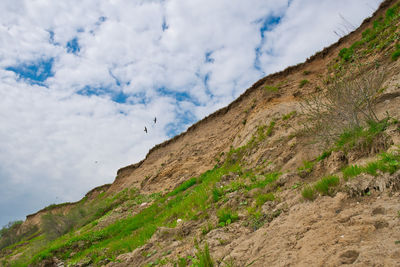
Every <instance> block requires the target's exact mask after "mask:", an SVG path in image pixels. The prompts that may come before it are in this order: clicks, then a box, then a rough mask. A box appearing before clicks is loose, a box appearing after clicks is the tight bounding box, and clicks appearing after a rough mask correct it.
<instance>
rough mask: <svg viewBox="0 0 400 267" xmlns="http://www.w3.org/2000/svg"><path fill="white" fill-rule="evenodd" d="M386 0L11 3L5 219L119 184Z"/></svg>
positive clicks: (1, 86)
mask: <svg viewBox="0 0 400 267" xmlns="http://www.w3.org/2000/svg"><path fill="white" fill-rule="evenodd" d="M380 2H381V1H380V0H359V1H350V2H349V1H346V0H338V1H329V0H323V1H316V0H291V1H289V0H285V1H264V0H253V1H240V0H235V1H231V0H221V1H209V0H202V1H200V0H193V1H185V0H167V1H162V0H159V1H143V0H136V1H131V0H115V1H106V0H102V1H97V0H83V1H82V0H70V1H50V0H45V1H29V0H4V1H1V2H0V44H1V45H0V124H1V125H2V127H0V151H1V153H0V182H1V183H2V187H1V189H0V214H2V216H1V218H0V225H4V224H6V223H7V222H8V221H10V220H13V219H22V218H23V217H24V215H26V214H28V213H31V212H35V211H36V210H38V209H40V208H43V207H44V206H46V205H49V204H51V203H55V202H56V203H59V202H64V201H76V200H78V199H79V198H80V197H82V196H83V194H84V193H86V192H87V191H89V190H90V189H91V188H93V187H94V186H98V185H101V184H103V183H110V182H112V181H113V179H114V177H115V174H116V170H117V169H118V168H120V167H122V166H124V165H128V164H131V163H134V162H137V161H139V160H141V159H142V158H143V157H144V156H145V154H146V153H147V151H148V150H149V149H150V148H151V147H152V146H154V145H155V144H157V143H160V142H162V141H164V140H166V139H167V138H169V137H172V136H173V135H175V134H178V133H179V132H181V131H183V130H185V129H186V128H187V127H188V126H189V125H190V124H192V123H193V122H195V121H197V120H199V119H201V118H203V117H204V116H206V115H208V114H209V113H210V112H213V111H215V110H217V109H218V108H221V107H223V106H224V105H226V104H228V103H229V102H231V101H232V100H233V99H235V98H236V97H238V96H239V95H240V94H241V93H243V92H244V90H246V88H248V87H249V86H250V85H251V84H252V83H254V82H255V81H257V80H258V79H259V78H261V77H263V76H265V75H266V74H269V73H271V72H274V71H277V70H281V69H283V68H285V67H286V66H288V65H291V64H295V63H298V62H300V61H303V60H304V59H305V58H307V57H309V56H310V55H312V54H313V53H315V52H316V51H317V50H319V49H322V48H323V47H324V46H327V45H329V44H330V43H332V42H334V41H336V40H337V39H338V36H337V35H335V34H334V31H335V30H337V28H338V27H341V25H342V24H341V23H343V18H345V19H346V20H348V21H349V22H350V23H351V24H353V25H354V26H358V25H359V24H360V23H361V21H362V20H363V19H364V18H365V17H367V16H368V15H370V14H371V13H372V12H373V11H374V9H375V8H376V7H377V6H378V4H379V3H380ZM316 22H318V23H316ZM347 25H348V24H347ZM154 116H157V118H158V120H157V124H154V123H153V122H152V120H153V118H154ZM144 126H147V128H148V129H149V133H148V134H146V133H144V131H143V129H144ZM10 207H13V208H10Z"/></svg>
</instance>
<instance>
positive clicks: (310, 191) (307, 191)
mask: <svg viewBox="0 0 400 267" xmlns="http://www.w3.org/2000/svg"><path fill="white" fill-rule="evenodd" d="M301 195H302V196H303V197H304V198H305V199H308V200H311V201H312V200H314V199H315V198H316V197H317V195H316V192H315V190H314V188H312V187H311V186H309V185H307V186H305V187H304V188H303V190H302V191H301Z"/></svg>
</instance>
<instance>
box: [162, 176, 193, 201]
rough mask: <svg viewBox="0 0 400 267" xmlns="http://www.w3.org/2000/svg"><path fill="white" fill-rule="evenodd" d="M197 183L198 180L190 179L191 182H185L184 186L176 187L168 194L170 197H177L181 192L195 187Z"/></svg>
mask: <svg viewBox="0 0 400 267" xmlns="http://www.w3.org/2000/svg"><path fill="white" fill-rule="evenodd" d="M196 182H197V178H196V177H193V178H190V179H189V180H187V181H185V182H183V183H182V184H180V185H179V186H178V187H176V188H175V189H174V190H172V191H171V192H170V193H168V196H175V195H177V194H178V193H179V192H182V191H185V190H186V189H188V188H189V187H192V186H193V185H195V184H196Z"/></svg>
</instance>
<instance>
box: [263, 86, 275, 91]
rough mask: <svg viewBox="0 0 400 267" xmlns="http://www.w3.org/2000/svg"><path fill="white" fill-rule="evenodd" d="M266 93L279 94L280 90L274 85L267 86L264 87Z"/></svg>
mask: <svg viewBox="0 0 400 267" xmlns="http://www.w3.org/2000/svg"><path fill="white" fill-rule="evenodd" d="M264 89H265V91H267V92H278V90H279V88H278V87H277V86H274V85H265V86H264Z"/></svg>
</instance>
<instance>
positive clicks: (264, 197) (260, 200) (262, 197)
mask: <svg viewBox="0 0 400 267" xmlns="http://www.w3.org/2000/svg"><path fill="white" fill-rule="evenodd" d="M274 200H275V195H274V194H273V193H267V194H259V195H258V196H257V197H256V206H257V207H261V206H262V205H263V204H264V203H265V202H267V201H274Z"/></svg>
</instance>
